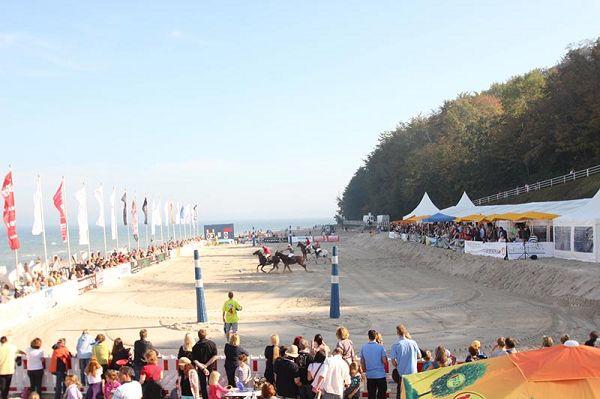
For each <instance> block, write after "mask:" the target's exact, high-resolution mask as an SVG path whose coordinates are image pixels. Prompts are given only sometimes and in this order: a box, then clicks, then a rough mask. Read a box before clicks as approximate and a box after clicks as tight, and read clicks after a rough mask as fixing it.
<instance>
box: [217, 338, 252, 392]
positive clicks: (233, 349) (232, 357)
mask: <svg viewBox="0 0 600 399" xmlns="http://www.w3.org/2000/svg"><path fill="white" fill-rule="evenodd" d="M240 341H241V339H240V335H239V334H237V333H235V334H232V335H231V338H230V339H229V342H228V343H226V344H225V348H223V352H225V372H226V373H227V383H228V384H229V385H231V386H235V369H236V368H237V367H238V365H239V364H240V355H241V354H244V355H246V356H250V354H249V353H248V352H247V351H246V350H245V349H244V348H242V347H241V346H240Z"/></svg>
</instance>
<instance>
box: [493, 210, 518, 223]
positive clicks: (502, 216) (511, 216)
mask: <svg viewBox="0 0 600 399" xmlns="http://www.w3.org/2000/svg"><path fill="white" fill-rule="evenodd" d="M521 216H522V214H520V213H514V212H506V213H495V214H492V215H487V216H486V217H485V218H486V220H489V221H490V222H495V221H496V220H511V221H515V220H519V218H520V217H521Z"/></svg>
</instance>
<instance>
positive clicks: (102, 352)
mask: <svg viewBox="0 0 600 399" xmlns="http://www.w3.org/2000/svg"><path fill="white" fill-rule="evenodd" d="M92 357H94V358H96V360H97V361H98V363H100V366H102V369H103V370H108V362H109V361H110V349H109V348H108V344H107V343H106V337H105V336H104V334H98V335H97V336H96V344H94V346H93V347H92Z"/></svg>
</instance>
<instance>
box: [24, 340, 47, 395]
mask: <svg viewBox="0 0 600 399" xmlns="http://www.w3.org/2000/svg"><path fill="white" fill-rule="evenodd" d="M41 347H42V340H41V339H40V338H34V340H33V341H31V344H30V345H29V348H27V349H26V350H25V352H27V376H29V385H30V387H31V392H37V393H39V394H40V395H41V394H42V379H43V378H44V363H43V360H44V351H43V350H42V349H41Z"/></svg>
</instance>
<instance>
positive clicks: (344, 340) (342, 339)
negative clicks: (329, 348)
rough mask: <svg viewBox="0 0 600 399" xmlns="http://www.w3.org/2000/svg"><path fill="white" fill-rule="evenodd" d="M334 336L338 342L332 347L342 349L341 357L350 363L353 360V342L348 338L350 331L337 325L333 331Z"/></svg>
mask: <svg viewBox="0 0 600 399" xmlns="http://www.w3.org/2000/svg"><path fill="white" fill-rule="evenodd" d="M335 336H336V337H337V339H338V343H337V345H336V347H335V348H334V349H337V348H340V349H341V350H342V359H344V360H345V361H346V363H348V365H350V364H351V363H352V362H353V361H354V357H355V353H354V344H353V343H352V341H351V340H350V332H349V331H348V329H347V328H346V327H344V326H341V327H338V328H337V330H336V331H335Z"/></svg>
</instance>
